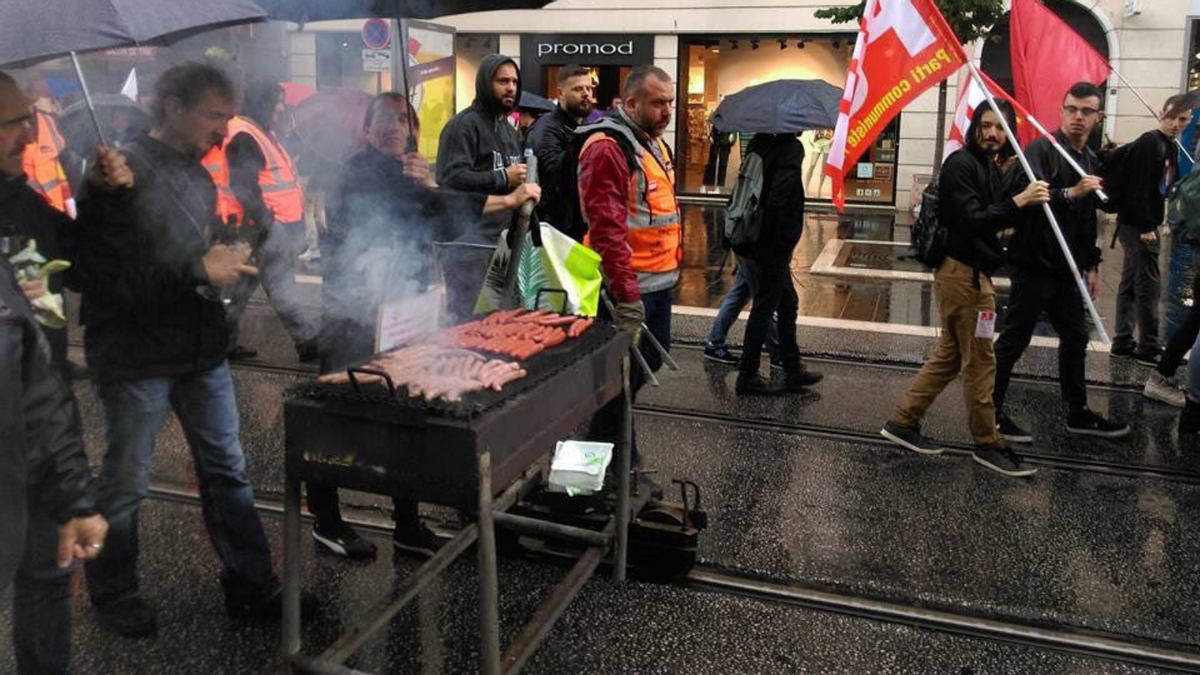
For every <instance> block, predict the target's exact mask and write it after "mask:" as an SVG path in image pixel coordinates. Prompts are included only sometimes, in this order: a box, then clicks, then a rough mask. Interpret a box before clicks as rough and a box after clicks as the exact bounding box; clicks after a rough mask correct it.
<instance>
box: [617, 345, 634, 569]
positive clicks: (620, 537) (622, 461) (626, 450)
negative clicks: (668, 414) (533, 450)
mask: <svg viewBox="0 0 1200 675" xmlns="http://www.w3.org/2000/svg"><path fill="white" fill-rule="evenodd" d="M632 447H633V396H632V395H631V392H630V390H629V357H628V356H626V357H625V358H623V359H621V436H620V438H619V440H618V448H617V452H618V454H617V551H616V556H615V558H616V559H615V560H614V564H613V581H625V563H626V559H627V557H628V552H629V515H630V514H629V472H630V469H632V467H631V466H630V464H631V463H632V461H631V457H630V455H631V450H632Z"/></svg>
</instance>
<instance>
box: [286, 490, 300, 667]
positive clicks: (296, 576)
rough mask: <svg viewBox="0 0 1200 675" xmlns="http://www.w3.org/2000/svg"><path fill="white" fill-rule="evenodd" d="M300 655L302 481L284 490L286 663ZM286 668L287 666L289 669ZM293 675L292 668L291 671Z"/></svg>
mask: <svg viewBox="0 0 1200 675" xmlns="http://www.w3.org/2000/svg"><path fill="white" fill-rule="evenodd" d="M299 653H300V481H298V480H295V479H293V478H290V477H288V478H286V479H285V484H284V491H283V660H284V663H285V664H286V663H287V661H288V659H289V658H290V657H291V656H293V655H295V654H299ZM285 667H286V666H285ZM288 672H290V669H289V671H288Z"/></svg>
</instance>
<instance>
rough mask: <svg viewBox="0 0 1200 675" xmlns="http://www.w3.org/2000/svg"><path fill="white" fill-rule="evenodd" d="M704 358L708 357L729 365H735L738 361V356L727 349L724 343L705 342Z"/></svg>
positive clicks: (710, 359)
mask: <svg viewBox="0 0 1200 675" xmlns="http://www.w3.org/2000/svg"><path fill="white" fill-rule="evenodd" d="M704 358H705V359H708V360H709V361H716V362H717V363H724V364H725V365H729V366H736V365H737V364H738V361H739V359H738V357H737V356H735V355H734V353H733V352H731V351H729V347H727V346H726V345H724V344H719V345H713V344H705V345H704Z"/></svg>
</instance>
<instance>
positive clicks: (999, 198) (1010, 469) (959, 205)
mask: <svg viewBox="0 0 1200 675" xmlns="http://www.w3.org/2000/svg"><path fill="white" fill-rule="evenodd" d="M997 107H999V108H1000V110H1001V111H1002V112H1003V114H1004V115H1005V117H1006V118H1007V121H1008V123H1009V128H1013V127H1015V126H1016V120H1015V119H1014V118H1013V114H1012V108H1011V107H1010V106H1009V105H1008V103H1007V102H1004V101H1001V102H999V103H998V105H997ZM966 138H967V145H966V147H965V148H963V149H962V150H960V151H958V152H955V153H954V154H952V155H950V157H948V158H947V159H946V162H945V164H944V165H943V166H942V172H941V176H940V178H939V181H940V182H939V184H938V203H939V208H938V217H939V218H940V219H941V222H942V224H943V226H944V227H945V228H946V232H947V234H948V240H947V249H948V250H947V252H946V259H945V260H943V261H942V263H941V264H940V265H939V266H938V268H937V271H936V272H935V273H934V278H933V279H934V280H933V283H934V289H935V290H936V291H937V297H938V312H939V313H940V314H941V317H942V335H941V341H940V342H939V343H938V346H937V351H935V352H934V353H933V356H931V357H929V359H928V360H926V361H925V365H923V366H922V367H921V372H919V373H917V376H916V377H915V378H913V381H912V384H910V385H909V387H908V391H906V392H905V393H904V397H903V398H901V399H900V403H899V405H897V406H896V409H895V411H894V412H892V416H891V418H890V419H889V420H888V421H887V423H886V424H884V426H883V429H882V430H881V431H880V433H881V434H882V435H883V437H884V438H887V439H888V440H890V441H892V442H893V443H896V444H897V445H900V446H901V447H904V448H908V449H909V450H912V451H913V452H917V453H920V454H923V455H938V454H941V453H942V448H941V447H939V446H938V445H937V444H935V443H932V442H930V441H929V440H928V439H926V438H924V437H923V436H921V419H922V418H923V417H924V416H925V412H926V411H927V410H929V406H931V405H933V401H934V399H936V398H937V397H938V395H940V394H941V393H942V391H943V390H945V388H946V387H947V386H948V385H949V384H950V383H951V382H953V381H954V378H956V377H958V375H959V373H961V374H962V378H963V396H964V398H965V399H966V409H967V426H968V427H969V428H970V431H971V436H972V438H973V439H974V441H975V452H974V458H975V461H976V462H979V463H980V464H982V465H983V466H986V467H987V468H989V469H992V470H994V471H997V472H999V473H1001V474H1003V475H1006V476H1028V475H1031V474H1033V473H1034V472H1035V471H1037V469H1034V468H1033V467H1031V466H1029V465H1028V464H1026V463H1025V462H1024V461H1022V460H1021V458H1020V457H1019V456H1018V455H1017V454H1016V453H1014V452H1012V451H1011V450H1009V449H1008V448H1006V447H1005V446H1004V442H1003V441H1002V440H1001V438H1000V433H999V432H998V431H997V430H996V409H995V407H993V405H992V386H993V382H994V380H995V377H996V354H995V352H994V351H993V348H992V336H991V334H990V330H987V328H988V326H989V323H988V322H989V320H990V321H995V313H996V290H995V288H993V286H992V274H993V273H995V271H996V270H997V269H999V267H1000V266H1001V265H1002V264H1003V263H1004V248H1003V247H1002V246H1001V245H1000V241H999V239H997V237H996V233H997V232H999V231H1000V230H1003V229H1006V228H1009V227H1012V225H1013V222H1014V221H1015V220H1016V219H1017V218H1018V217H1019V215H1018V214H1019V213H1020V212H1021V211H1022V210H1026V209H1033V208H1036V207H1038V206H1040V205H1041V204H1045V203H1046V202H1047V201H1049V199H1050V193H1049V189H1048V187H1047V184H1046V183H1044V182H1042V181H1038V182H1036V183H1029V184H1027V185H1026V187H1025V189H1024V190H1022V191H1021V192H1019V193H1016V194H1015V195H1014V193H1013V192H1012V191H1011V190H1010V189H1007V188H1006V186H1005V185H1004V183H1005V181H1004V180H1002V178H1001V171H1000V162H1001V160H1003V159H1006V158H1009V157H1012V156H1013V152H1014V151H1013V147H1012V145H1011V144H1010V143H1009V140H1008V135H1007V134H1006V133H1005V132H1004V128H1003V127H1002V126H1001V125H1000V118H999V117H998V116H997V115H996V112H995V111H994V110H992V109H991V108H990V107H987V106H980V108H979V109H978V110H977V111H976V112H975V116H974V118H973V119H972V120H971V125H970V127H969V128H968V129H967V135H966ZM1008 182H1009V183H1011V182H1012V181H1008ZM981 329H982V330H981Z"/></svg>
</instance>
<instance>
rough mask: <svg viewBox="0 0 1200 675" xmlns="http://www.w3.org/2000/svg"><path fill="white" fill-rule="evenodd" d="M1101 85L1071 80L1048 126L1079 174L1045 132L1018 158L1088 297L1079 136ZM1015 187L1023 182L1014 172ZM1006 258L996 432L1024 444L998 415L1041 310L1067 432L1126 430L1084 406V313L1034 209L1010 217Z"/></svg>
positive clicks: (1024, 437)
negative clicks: (1042, 185) (1053, 345)
mask: <svg viewBox="0 0 1200 675" xmlns="http://www.w3.org/2000/svg"><path fill="white" fill-rule="evenodd" d="M1101 95H1102V92H1101V91H1100V89H1099V88H1097V87H1096V85H1094V84H1091V83H1089V82H1078V83H1076V84H1074V85H1072V86H1071V88H1070V89H1069V90H1067V93H1066V96H1065V97H1064V98H1063V107H1062V122H1061V125H1060V128H1059V130H1058V131H1055V132H1054V137H1055V139H1056V141H1057V144H1058V145H1060V146H1062V148H1064V149H1065V150H1066V151H1067V152H1069V153H1071V156H1072V157H1073V158H1074V159H1075V163H1076V164H1078V165H1079V166H1080V167H1081V168H1082V169H1083V170H1084V171H1086V172H1087V174H1088V175H1085V176H1083V177H1082V178H1080V177H1079V174H1078V173H1077V172H1076V171H1075V169H1074V168H1072V167H1071V165H1070V164H1069V163H1068V162H1067V161H1066V159H1064V158H1063V157H1061V156H1060V155H1059V154H1058V152H1057V151H1056V150H1055V149H1054V147H1053V145H1052V144H1051V141H1050V139H1047V138H1039V139H1037V140H1035V141H1034V142H1032V143H1030V144H1029V147H1028V148H1026V150H1025V155H1026V157H1028V158H1029V163H1030V164H1031V165H1032V167H1033V173H1034V175H1035V176H1037V178H1038V179H1040V180H1044V181H1046V182H1047V183H1049V185H1050V208H1051V210H1052V211H1053V213H1054V217H1055V219H1056V220H1057V221H1058V224H1059V227H1060V228H1061V229H1062V235H1063V238H1064V239H1065V240H1066V242H1067V247H1068V250H1069V251H1070V253H1071V257H1072V258H1074V259H1075V264H1076V266H1077V267H1078V268H1079V270H1080V271H1081V273H1083V274H1085V275H1087V276H1086V279H1087V284H1088V291H1089V293H1090V294H1091V295H1092V297H1095V295H1096V290H1097V288H1098V285H1099V280H1100V270H1099V267H1100V247H1099V246H1097V245H1096V209H1097V208H1098V207H1099V205H1100V203H1099V199H1098V198H1097V197H1096V190H1098V189H1100V179H1099V178H1098V177H1097V176H1095V175H1092V174H1094V173H1095V172H1096V170H1097V169H1098V168H1099V161H1098V160H1097V158H1096V155H1095V154H1094V153H1093V152H1092V151H1091V150H1090V149H1089V148H1088V146H1087V140H1088V137H1089V136H1091V133H1092V129H1094V128H1095V127H1096V125H1097V124H1098V123H1099V121H1100V116H1101V113H1102V111H1101V107H1100V106H1101ZM1016 180H1017V183H1018V187H1024V183H1025V182H1027V181H1028V178H1027V177H1026V176H1025V174H1024V172H1022V173H1020V174H1017V176H1016ZM1008 262H1009V264H1010V265H1012V268H1013V272H1012V291H1011V292H1010V293H1009V298H1008V312H1007V313H1006V314H1005V316H1004V329H1003V331H1002V332H1001V333H1000V339H998V340H997V341H996V386H995V389H994V390H993V392H992V399H993V401H994V403H995V405H996V423H997V424H998V425H999V428H1000V435H1001V436H1003V437H1004V438H1005V439H1006V440H1008V441H1011V442H1013V443H1032V442H1033V436H1031V435H1030V434H1029V432H1028V431H1026V430H1025V429H1023V428H1021V427H1020V426H1018V425H1017V423H1016V422H1014V421H1013V420H1012V419H1010V418H1009V417H1008V416H1007V415H1005V414H1004V395H1005V393H1007V391H1008V382H1009V379H1010V378H1011V376H1012V369H1013V366H1014V365H1016V363H1017V360H1018V359H1020V358H1021V354H1023V353H1024V352H1025V348H1026V347H1028V346H1029V341H1030V340H1031V339H1032V338H1033V329H1034V327H1035V326H1037V322H1038V317H1039V316H1040V315H1041V314H1042V312H1045V313H1046V314H1047V316H1048V317H1049V319H1050V325H1051V326H1053V327H1054V332H1055V333H1057V334H1058V386H1059V388H1060V389H1061V390H1062V397H1063V401H1064V402H1065V403H1066V407H1067V432H1068V433H1071V434H1076V435H1083V436H1095V437H1100V438H1117V437H1120V436H1124V435H1126V434H1128V433H1129V425H1128V424H1123V423H1120V422H1113V421H1111V420H1108V419H1105V418H1104V417H1102V416H1101V415H1099V414H1097V413H1095V412H1093V411H1092V410H1090V409H1089V408H1088V407H1087V383H1086V381H1085V373H1084V362H1085V360H1086V356H1087V346H1088V319H1087V315H1086V313H1085V310H1084V305H1083V298H1082V297H1081V295H1080V293H1079V286H1078V284H1077V283H1076V280H1075V277H1074V275H1073V274H1072V272H1071V269H1070V267H1069V266H1068V265H1067V259H1066V257H1065V256H1064V255H1063V250H1062V248H1061V247H1060V246H1059V244H1058V240H1057V238H1056V237H1055V236H1054V232H1053V230H1052V229H1051V227H1050V222H1049V220H1047V218H1046V215H1045V213H1044V212H1043V211H1042V210H1040V209H1039V210H1035V211H1030V212H1029V213H1028V214H1025V217H1023V218H1021V219H1020V220H1019V221H1018V222H1017V228H1016V233H1015V234H1014V235H1013V238H1012V241H1011V242H1010V243H1009V246H1008Z"/></svg>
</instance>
